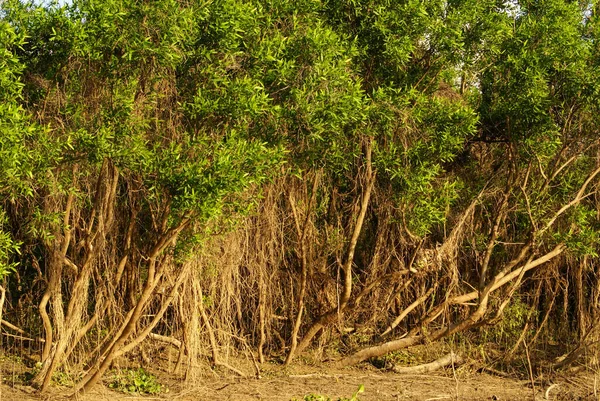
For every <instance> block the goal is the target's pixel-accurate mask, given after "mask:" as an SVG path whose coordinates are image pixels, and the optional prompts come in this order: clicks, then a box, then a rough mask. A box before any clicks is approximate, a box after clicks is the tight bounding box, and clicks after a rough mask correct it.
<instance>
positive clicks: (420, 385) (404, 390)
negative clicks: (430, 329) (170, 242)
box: [0, 364, 600, 401]
mask: <svg viewBox="0 0 600 401" xmlns="http://www.w3.org/2000/svg"><path fill="white" fill-rule="evenodd" d="M13 370H14V368H13ZM9 373H10V372H8V371H7V368H6V364H5V365H4V367H3V383H2V385H1V386H0V401H41V400H44V401H53V400H56V401H58V400H67V399H79V400H82V401H93V400H100V401H103V400H117V401H124V400H134V401H135V400H173V401H175V400H180V401H192V400H210V401H212V400H219V401H221V400H223V401H224V400H232V401H246V400H273V401H275V400H281V401H290V400H298V401H302V400H304V399H305V397H307V396H308V397H307V398H306V399H307V400H310V401H321V400H326V399H327V398H316V397H313V398H310V395H314V396H316V395H322V396H326V397H330V398H331V400H333V401H335V400H338V398H340V397H346V398H350V397H351V396H352V394H353V393H354V392H355V391H356V390H357V389H358V388H359V386H360V385H363V386H364V389H365V391H364V392H363V393H362V394H359V396H358V399H359V400H361V401H387V400H390V401H392V400H393V401H399V400H430V401H433V400H523V401H525V400H535V401H542V400H546V399H547V400H595V401H600V388H599V387H600V376H599V375H594V374H591V373H579V374H571V375H554V377H552V378H551V379H543V378H542V379H539V380H538V381H537V383H534V384H535V395H534V390H533V389H532V386H531V383H530V381H528V380H516V379H511V378H505V377H498V376H494V375H490V374H485V373H475V372H474V371H473V370H472V369H460V368H459V369H458V370H455V371H453V370H452V369H448V370H445V371H440V372H439V373H435V374H428V375H399V374H396V373H393V372H383V371H378V370H375V369H374V368H370V367H365V368H360V369H359V368H352V369H329V368H323V367H320V368H319V367H315V366H296V367H294V368H293V370H291V371H287V372H285V371H282V369H281V366H276V365H269V366H266V367H265V368H264V369H263V371H262V378H261V379H256V378H234V377H229V378H219V377H216V376H214V375H211V376H207V377H199V378H197V379H196V380H194V381H193V383H189V384H188V385H186V386H184V387H182V385H181V383H180V382H178V381H176V380H175V379H173V378H171V379H169V378H166V377H163V376H160V377H159V378H160V380H161V382H162V383H164V384H166V385H167V387H168V388H169V391H168V392H167V393H164V394H161V395H160V396H152V397H141V396H135V395H127V394H123V393H118V392H114V391H112V390H110V389H109V388H108V387H105V386H98V387H97V388H96V389H95V390H94V391H92V392H91V393H88V394H85V395H83V396H78V397H75V398H74V397H69V396H68V395H69V389H68V388H57V387H55V388H53V389H52V390H51V391H50V393H49V394H46V395H39V394H36V393H35V392H34V389H33V388H31V387H28V386H24V385H19V384H16V383H14V382H13V383H11V382H10V381H11V379H10V378H11V376H10V374H9ZM552 384H555V385H554V386H552V387H551V388H550V391H549V392H548V391H547V390H548V388H549V386H551V385H552ZM546 396H547V398H546Z"/></svg>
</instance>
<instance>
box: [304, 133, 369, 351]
mask: <svg viewBox="0 0 600 401" xmlns="http://www.w3.org/2000/svg"><path fill="white" fill-rule="evenodd" d="M366 148H367V149H366V167H367V171H366V175H367V177H366V183H365V186H366V187H365V191H364V193H363V197H362V202H361V205H360V212H359V215H358V218H357V220H356V224H355V226H354V230H353V232H352V237H351V238H350V243H349V245H348V253H347V256H346V261H345V263H344V265H343V270H344V292H343V293H342V297H341V299H340V301H339V305H338V307H336V308H334V309H331V310H330V311H328V312H326V313H325V314H323V315H321V316H320V317H319V318H318V319H317V320H316V322H314V323H313V324H312V326H310V328H309V329H308V330H307V332H306V334H304V337H303V338H302V340H301V341H300V344H298V348H297V349H296V352H297V353H300V352H302V351H303V350H304V349H305V348H306V347H307V346H308V345H309V344H310V342H311V340H312V339H313V337H314V336H315V335H316V334H317V333H318V332H319V331H320V330H321V329H322V328H324V327H325V326H326V325H328V324H330V323H331V322H333V321H334V319H335V318H336V317H338V316H339V315H340V314H341V313H342V312H344V310H345V309H346V307H347V306H348V303H349V301H350V296H351V295H352V263H353V262H354V251H355V250H356V245H357V243H358V237H359V235H360V233H361V231H362V226H363V223H364V220H365V215H366V214H367V209H368V206H369V200H370V198H371V193H372V191H373V187H374V185H375V175H376V173H375V172H374V171H373V167H372V163H371V143H370V142H369V143H367V146H366Z"/></svg>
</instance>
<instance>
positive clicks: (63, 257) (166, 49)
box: [0, 0, 600, 390]
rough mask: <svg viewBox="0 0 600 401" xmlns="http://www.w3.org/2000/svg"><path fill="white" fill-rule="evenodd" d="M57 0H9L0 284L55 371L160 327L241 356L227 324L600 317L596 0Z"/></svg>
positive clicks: (286, 338)
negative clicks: (49, 0)
mask: <svg viewBox="0 0 600 401" xmlns="http://www.w3.org/2000/svg"><path fill="white" fill-rule="evenodd" d="M61 4H62V5H61ZM61 4H51V5H47V6H36V5H34V4H31V3H25V2H21V1H17V0H7V1H5V2H3V3H2V6H1V7H2V8H1V10H0V18H1V20H0V42H1V44H0V46H1V47H0V131H1V132H0V205H1V206H2V207H1V209H0V280H2V283H3V284H2V288H4V289H5V290H6V303H5V305H3V308H4V309H5V315H4V316H5V318H6V319H8V320H9V321H11V322H14V323H15V324H17V325H18V326H19V327H23V328H25V329H26V332H28V333H30V335H31V336H32V337H34V338H38V337H39V338H42V339H43V340H44V342H41V341H37V342H35V343H34V346H35V347H38V348H39V354H40V356H41V362H42V368H41V369H40V371H39V373H38V374H37V376H36V378H35V379H34V383H35V384H36V385H38V386H40V387H41V388H42V389H43V390H45V389H46V388H47V387H48V385H49V384H50V382H51V379H52V377H53V375H54V374H55V372H57V371H61V370H66V369H67V368H66V367H67V366H69V367H73V366H75V367H76V368H74V371H72V372H71V371H70V372H69V373H72V374H73V375H74V377H77V378H78V379H77V384H76V389H77V390H86V389H89V388H90V387H91V386H93V385H94V384H95V383H96V382H97V381H98V380H99V379H100V378H101V377H102V375H103V374H104V373H105V372H106V370H107V369H108V368H109V366H110V365H111V363H112V362H113V361H114V360H115V359H117V358H120V357H123V356H124V355H126V354H127V353H130V352H132V351H133V350H134V349H136V348H138V347H139V346H142V347H143V346H144V344H146V343H147V340H148V341H149V340H158V341H167V343H170V344H171V345H176V346H177V347H179V349H180V358H179V362H178V363H177V367H178V368H179V367H181V366H183V367H185V370H186V372H187V373H189V371H190V370H193V368H194V367H197V366H198V363H197V362H194V361H196V360H197V359H202V354H203V351H202V350H203V349H207V348H208V349H210V350H211V362H212V364H213V365H219V366H223V367H225V368H228V369H230V370H232V371H234V372H237V373H243V372H240V371H239V370H238V369H237V368H236V367H235V366H232V365H231V364H230V362H228V361H227V359H224V357H223V356H221V354H227V355H229V352H226V353H223V352H221V349H222V348H223V347H229V348H230V349H237V350H239V351H240V352H248V351H249V352H256V353H257V354H258V357H259V361H260V362H263V361H264V359H265V357H268V356H269V355H272V356H275V355H278V354H282V356H283V357H284V358H285V361H286V363H291V362H292V361H293V358H294V356H295V355H297V354H298V353H301V352H303V351H304V350H305V349H306V348H307V347H308V346H310V345H311V344H313V340H314V339H315V338H318V339H319V342H318V343H319V347H324V348H325V349H326V350H327V352H332V353H334V354H335V355H334V356H335V357H336V358H337V357H339V355H338V354H337V353H342V358H341V360H340V363H341V364H351V363H357V362H360V361H363V360H366V359H368V358H373V357H378V356H381V355H385V354H386V353H389V352H391V351H395V350H398V349H401V348H405V347H408V346H410V345H414V344H419V343H423V342H426V341H434V340H438V339H442V338H449V337H450V336H452V335H454V334H456V333H461V332H469V333H475V334H473V335H474V336H475V335H476V333H477V331H474V330H473V329H475V328H480V327H482V326H494V325H497V326H498V325H502V324H503V325H504V326H503V327H510V332H511V333H512V334H511V341H510V344H504V346H505V347H510V352H509V353H508V354H509V355H512V354H513V353H515V352H518V349H519V344H520V343H522V342H526V343H530V342H536V341H541V342H543V341H547V340H549V339H556V338H562V339H564V340H565V344H570V345H571V346H572V347H574V348H575V349H582V347H584V348H585V347H586V346H587V345H586V344H593V343H594V341H596V340H597V338H598V337H599V336H600V326H599V323H598V322H600V275H599V274H598V269H599V268H600V267H599V265H598V261H597V256H598V240H599V236H600V222H599V220H598V216H599V215H600V204H599V203H598V200H599V198H598V192H597V191H598V185H599V182H600V177H599V174H600V160H599V155H600V148H599V146H600V143H599V139H598V138H599V137H600V136H599V128H600V120H599V118H600V110H599V109H600V70H599V67H600V66H599V61H598V60H600V53H599V50H600V49H599V48H598V43H597V38H596V37H597V35H598V29H599V26H600V25H599V24H598V20H597V15H596V14H597V8H596V7H597V6H596V5H595V3H593V2H586V1H579V2H573V1H567V0H535V1H533V0H532V1H529V0H522V1H506V2H503V1H497V0H483V1H482V0H439V1H431V0H427V1H419V0H406V1H404V0H403V1H388V0H295V1H289V0H252V1H241V0H215V1H209V2H206V1H196V0H185V1H183V0H143V1H142V0H74V1H72V2H68V3H61ZM3 293H4V290H3ZM3 299H4V298H3ZM516 306H518V308H517V307H516ZM516 310H519V311H521V310H523V311H524V312H523V313H520V314H519V316H514V313H513V312H511V311H516ZM504 312H506V313H507V318H509V319H513V321H512V322H508V323H506V322H504V323H498V322H502V316H503V314H504ZM509 312H510V313H509ZM0 316H2V314H1V313H0ZM11 326H12V325H11ZM12 327H13V329H14V326H12ZM401 329H402V330H401ZM9 330H10V328H9ZM480 332H481V329H480ZM573 333H576V334H575V335H574V334H573ZM21 334H22V333H21ZM161 339H162V340H161ZM165 339H166V340H165ZM4 341H7V340H4ZM11 341H13V340H11ZM14 341H18V340H14ZM473 341H477V340H473ZM177 344H179V345H177ZM574 355H575V354H574ZM575 356H579V354H577V355H575ZM186 358H187V359H186ZM567 359H568V358H567ZM184 360H187V362H186V363H183V362H182V361H184ZM83 367H85V370H84V369H83ZM83 371H85V375H83V376H82V377H80V376H79V374H80V372H83Z"/></svg>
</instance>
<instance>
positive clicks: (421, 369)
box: [392, 352, 464, 374]
mask: <svg viewBox="0 0 600 401" xmlns="http://www.w3.org/2000/svg"><path fill="white" fill-rule="evenodd" d="M463 362H464V359H463V358H462V357H461V356H460V355H457V354H455V353H454V352H450V353H449V354H447V355H444V356H443V357H441V358H439V359H436V360H435V361H433V362H430V363H424V364H422V365H417V366H394V367H393V368H392V370H393V371H394V372H396V373H400V374H414V373H430V372H433V371H436V370H438V369H441V368H444V367H446V366H449V365H453V364H454V365H458V364H461V363H463Z"/></svg>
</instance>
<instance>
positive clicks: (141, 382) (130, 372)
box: [108, 368, 166, 395]
mask: <svg viewBox="0 0 600 401" xmlns="http://www.w3.org/2000/svg"><path fill="white" fill-rule="evenodd" d="M108 386H109V387H110V388H112V389H113V390H117V391H121V392H123V393H128V394H151V395H156V394H160V393H161V392H165V391H166V388H165V387H164V386H163V385H161V384H160V383H159V382H158V381H157V379H156V376H154V375H153V374H151V373H148V372H147V371H146V370H145V369H143V368H139V369H137V370H136V369H125V370H122V371H119V372H115V374H114V375H113V378H112V382H111V383H110V384H109V385H108Z"/></svg>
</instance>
